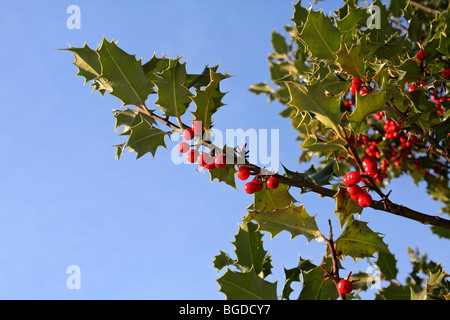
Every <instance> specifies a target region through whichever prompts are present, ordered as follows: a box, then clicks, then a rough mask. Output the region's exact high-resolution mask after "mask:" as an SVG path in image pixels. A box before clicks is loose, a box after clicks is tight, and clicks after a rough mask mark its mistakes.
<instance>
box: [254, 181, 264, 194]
mask: <svg viewBox="0 0 450 320" xmlns="http://www.w3.org/2000/svg"><path fill="white" fill-rule="evenodd" d="M253 183H255V184H256V187H257V188H256V191H255V192H259V191H261V190H262V188H263V183H262V181H261V180H258V179H253Z"/></svg>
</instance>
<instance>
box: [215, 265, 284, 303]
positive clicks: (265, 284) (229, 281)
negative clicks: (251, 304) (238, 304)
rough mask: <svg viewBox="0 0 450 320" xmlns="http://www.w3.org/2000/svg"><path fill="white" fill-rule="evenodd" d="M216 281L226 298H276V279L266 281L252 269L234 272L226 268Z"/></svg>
mask: <svg viewBox="0 0 450 320" xmlns="http://www.w3.org/2000/svg"><path fill="white" fill-rule="evenodd" d="M217 283H218V284H219V285H220V289H219V291H220V292H222V293H224V294H225V296H226V298H227V300H277V281H275V282H273V283H271V282H269V281H266V280H264V279H262V278H261V277H259V276H258V275H257V273H256V272H255V271H254V270H251V271H249V272H235V271H232V270H230V269H227V271H226V272H225V274H224V275H223V276H222V277H220V278H219V279H217Z"/></svg>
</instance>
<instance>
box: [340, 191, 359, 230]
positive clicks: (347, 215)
mask: <svg viewBox="0 0 450 320" xmlns="http://www.w3.org/2000/svg"><path fill="white" fill-rule="evenodd" d="M334 198H335V200H336V209H335V210H334V212H333V213H334V214H336V215H337V216H338V219H339V224H340V226H341V229H342V228H343V227H344V225H345V224H346V223H347V221H348V220H350V219H352V218H353V215H354V214H356V213H358V214H361V212H362V207H361V206H360V205H358V203H357V202H356V201H354V200H353V199H352V198H351V197H350V194H349V193H348V192H347V188H343V187H339V190H338V192H337V193H336V195H335V196H334Z"/></svg>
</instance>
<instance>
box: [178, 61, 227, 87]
mask: <svg viewBox="0 0 450 320" xmlns="http://www.w3.org/2000/svg"><path fill="white" fill-rule="evenodd" d="M217 69H219V65H217V66H214V67H208V66H206V67H205V68H204V69H203V72H202V73H200V74H189V73H188V74H187V77H186V83H185V86H186V88H195V89H200V88H202V87H206V86H207V85H208V84H209V82H210V81H211V77H210V74H211V70H212V71H214V72H217Z"/></svg>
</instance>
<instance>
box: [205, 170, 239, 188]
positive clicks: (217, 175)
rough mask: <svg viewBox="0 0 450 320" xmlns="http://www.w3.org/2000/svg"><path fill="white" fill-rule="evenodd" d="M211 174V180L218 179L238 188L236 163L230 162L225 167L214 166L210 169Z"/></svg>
mask: <svg viewBox="0 0 450 320" xmlns="http://www.w3.org/2000/svg"><path fill="white" fill-rule="evenodd" d="M209 174H210V175H211V182H212V181H214V180H215V179H217V181H219V183H220V182H225V184H227V185H229V186H231V187H233V188H235V189H236V180H235V176H236V168H235V167H234V165H232V164H229V165H226V166H225V167H223V168H214V170H209Z"/></svg>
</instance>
